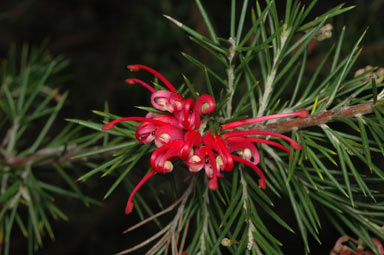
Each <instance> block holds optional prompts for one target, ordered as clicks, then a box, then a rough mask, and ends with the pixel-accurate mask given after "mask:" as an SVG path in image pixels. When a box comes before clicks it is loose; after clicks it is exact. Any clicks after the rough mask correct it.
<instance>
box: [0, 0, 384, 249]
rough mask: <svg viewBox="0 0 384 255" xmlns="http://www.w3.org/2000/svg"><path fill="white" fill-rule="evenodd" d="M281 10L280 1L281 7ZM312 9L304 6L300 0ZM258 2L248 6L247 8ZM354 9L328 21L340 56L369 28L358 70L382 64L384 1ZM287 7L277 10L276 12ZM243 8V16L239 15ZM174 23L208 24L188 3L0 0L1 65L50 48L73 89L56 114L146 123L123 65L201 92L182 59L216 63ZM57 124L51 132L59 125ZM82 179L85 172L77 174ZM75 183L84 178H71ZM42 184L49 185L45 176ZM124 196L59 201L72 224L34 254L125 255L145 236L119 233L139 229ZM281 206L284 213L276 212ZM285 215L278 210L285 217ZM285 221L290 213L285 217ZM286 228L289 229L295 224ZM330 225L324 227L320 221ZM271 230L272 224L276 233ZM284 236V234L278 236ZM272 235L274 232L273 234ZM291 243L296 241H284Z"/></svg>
mask: <svg viewBox="0 0 384 255" xmlns="http://www.w3.org/2000/svg"><path fill="white" fill-rule="evenodd" d="M282 2H283V1H282ZM303 2H304V3H305V2H309V1H303ZM341 2H343V1H330V0H329V1H319V3H318V4H317V7H316V8H315V9H314V11H313V12H312V14H311V17H310V18H314V17H316V16H317V15H319V14H321V13H323V12H324V11H326V10H328V9H330V8H331V7H333V6H335V5H337V4H339V3H341ZM203 4H204V5H205V7H206V9H207V11H208V13H209V14H210V15H211V20H212V22H213V24H214V27H215V29H216V30H217V31H218V33H217V34H218V35H220V36H221V37H223V38H228V32H229V28H228V23H229V5H230V2H229V1H203ZM253 4H254V3H251V5H253ZM348 5H356V6H357V7H356V8H355V9H353V10H352V11H350V12H348V13H346V14H344V15H342V16H340V17H336V18H334V19H333V20H332V22H333V25H334V30H333V34H334V36H337V34H338V33H339V31H340V30H341V27H342V26H343V25H345V26H346V28H347V30H346V39H345V41H344V42H345V45H344V48H345V52H348V51H349V50H350V49H351V47H352V45H353V44H354V43H355V41H356V40H357V38H358V37H359V36H360V35H361V33H362V32H363V31H364V29H365V28H366V27H369V30H368V33H367V35H366V38H365V39H364V41H363V43H362V45H364V50H363V52H362V55H361V57H360V58H359V62H358V63H356V64H355V67H356V69H358V68H361V67H364V66H365V65H368V64H370V65H372V66H380V65H381V66H383V65H384V64H383V63H384V61H383V60H384V54H383V53H384V34H383V32H382V27H384V20H383V18H382V13H383V10H384V1H383V0H369V1H364V0H360V1H357V0H356V1H348ZM283 8H284V7H283V6H282V8H281V9H280V10H281V11H282V12H283V11H284V10H283ZM239 9H240V8H239ZM162 14H167V15H170V16H172V17H174V18H176V19H177V20H179V21H182V22H183V23H185V24H187V25H188V26H190V27H192V28H194V29H196V30H197V31H199V32H200V33H203V34H207V33H206V28H205V25H204V22H203V21H202V18H201V16H200V13H199V11H198V9H197V7H196V5H195V4H194V3H193V1H176V0H162V1H153V0H152V1H151V0H142V1H132V0H130V1H122V0H112V1H101V0H88V1H76V0H70V1H60V0H20V1H11V0H2V1H0V57H1V58H4V57H6V55H7V52H8V50H9V48H10V45H12V44H13V45H15V46H16V47H17V48H19V49H20V48H21V45H22V43H25V42H26V43H29V44H30V45H31V46H35V47H39V45H42V43H43V42H46V48H47V50H49V51H50V52H51V53H52V55H64V56H65V57H66V58H67V59H69V61H70V65H69V67H68V68H67V69H66V70H65V71H64V75H65V76H67V77H68V79H67V82H65V83H63V84H60V89H61V91H62V92H64V91H66V90H68V91H70V97H69V99H68V101H67V103H66V105H65V107H64V110H63V111H62V112H61V116H62V117H61V119H62V120H63V119H64V118H78V119H92V118H93V119H97V117H95V116H94V115H93V114H92V113H91V110H94V109H97V110H102V109H103V105H104V102H105V101H108V103H109V105H110V111H111V112H113V113H116V114H120V115H123V116H128V115H132V114H140V115H143V112H141V111H139V110H137V109H135V108H134V107H133V106H136V105H147V104H148V102H149V99H148V93H147V91H145V90H144V89H142V88H140V87H129V86H128V85H126V84H125V83H124V79H125V78H127V77H134V76H135V77H139V78H141V79H143V80H146V79H147V80H149V79H151V78H152V77H151V76H150V75H148V74H146V73H145V72H140V73H135V74H130V73H129V72H128V71H127V70H126V69H125V66H126V65H127V64H136V63H140V64H145V65H148V66H150V67H153V68H154V69H156V70H158V71H159V72H161V73H162V74H163V75H164V76H166V77H167V78H168V79H169V80H170V81H171V82H172V83H173V84H174V85H175V86H176V87H178V86H179V85H180V84H181V83H182V82H183V79H182V75H181V74H185V75H186V76H187V77H189V79H190V80H191V81H192V82H193V83H194V84H195V85H197V86H203V80H204V77H203V73H202V72H201V71H200V70H199V69H198V68H196V67H195V66H193V65H192V64H191V63H190V62H188V61H187V60H186V59H184V58H183V57H182V56H181V54H180V51H185V52H187V53H188V54H190V55H193V56H194V57H196V58H198V59H200V60H202V62H204V63H207V64H208V65H211V66H212V65H215V63H214V61H215V59H213V58H211V57H210V56H209V55H208V54H207V53H206V52H204V50H203V49H200V48H199V47H198V46H196V45H195V44H193V42H191V41H189V39H188V38H187V37H186V35H185V33H184V32H183V31H181V30H180V29H178V28H177V27H176V26H175V25H173V24H171V23H170V22H169V21H168V20H167V19H165V18H164V17H163V16H162ZM334 41H335V40H334V39H331V40H327V41H325V42H324V43H323V44H322V45H320V46H318V47H317V48H316V49H314V51H313V52H311V55H312V56H311V57H310V59H309V62H308V70H309V71H310V70H311V68H313V69H314V68H316V66H317V64H318V63H319V62H320V61H321V59H322V56H323V54H324V53H325V50H327V49H328V48H329V46H330V45H331V44H332V43H333V42H334ZM63 123H64V120H63V122H62V123H57V124H56V125H57V128H60V126H61V125H63ZM82 173H83V172H82ZM71 174H72V175H73V176H74V178H76V177H78V176H80V175H81V174H80V173H79V174H77V173H71ZM46 178H50V177H49V176H48V177H46ZM113 180H114V178H113V177H105V178H104V179H99V178H98V177H94V178H92V179H91V180H89V181H87V183H86V184H80V186H81V188H82V190H83V191H84V193H86V194H88V195H90V196H93V197H94V198H97V199H100V200H101V199H102V197H103V196H104V194H105V192H106V191H107V189H108V187H109V186H110V185H111V184H112V183H113ZM127 197H128V192H127V191H126V190H125V189H124V188H120V189H117V190H116V191H115V192H114V193H113V194H112V196H111V197H110V198H108V199H107V200H106V201H105V203H104V206H103V207H96V206H92V207H89V208H87V207H85V206H84V205H83V204H81V203H80V202H78V201H72V200H69V199H63V200H58V201H57V203H60V204H61V206H60V207H61V208H64V211H65V212H66V213H67V215H68V216H69V219H70V221H69V223H66V222H62V221H58V222H56V224H55V225H54V232H55V234H56V241H55V242H52V241H51V240H49V239H48V238H45V241H44V247H43V248H42V249H41V252H39V254H111V253H115V252H118V251H120V250H123V249H126V248H128V247H130V246H131V245H133V244H135V243H137V240H136V239H140V240H143V239H145V237H146V236H148V235H146V228H148V229H150V228H153V227H155V226H154V225H150V224H149V225H148V226H146V227H144V228H142V229H141V230H138V231H136V232H134V233H133V234H129V235H122V234H121V232H122V231H123V230H124V229H126V228H127V227H128V226H130V225H132V224H133V222H136V220H137V219H136V217H137V215H135V214H132V215H129V216H125V215H124V214H123V212H124V206H125V202H126V199H127ZM281 207H283V208H284V205H281ZM282 211H283V212H284V209H282ZM287 213H290V209H287ZM288 223H292V225H295V223H294V222H293V221H292V222H289V221H288ZM323 223H324V224H326V221H323ZM272 227H273V226H272ZM278 231H280V229H279V230H278ZM272 232H273V231H272ZM276 237H277V238H279V239H280V241H282V243H284V247H285V248H284V249H285V251H286V254H297V253H296V252H294V251H295V250H296V249H297V250H298V251H300V252H301V251H302V249H301V248H299V246H300V245H301V242H300V241H299V240H300V237H299V236H298V235H296V236H295V235H288V233H286V234H285V233H284V234H282V235H281V236H279V235H276ZM337 237H338V234H337V233H335V231H334V230H333V229H331V228H330V227H329V226H327V225H323V232H322V234H321V235H320V239H321V240H324V244H323V245H322V246H319V245H318V244H316V243H315V242H313V245H312V251H311V253H312V254H328V253H329V250H330V249H331V247H332V246H333V244H334V242H335V240H336V239H337ZM290 238H292V239H290ZM13 242H14V249H15V252H16V253H14V254H24V251H25V247H26V240H25V239H24V238H23V237H22V236H18V235H15V239H14V240H13Z"/></svg>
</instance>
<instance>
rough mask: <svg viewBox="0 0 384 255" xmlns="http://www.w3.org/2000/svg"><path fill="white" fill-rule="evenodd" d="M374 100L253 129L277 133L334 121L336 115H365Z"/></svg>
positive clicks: (256, 126)
mask: <svg viewBox="0 0 384 255" xmlns="http://www.w3.org/2000/svg"><path fill="white" fill-rule="evenodd" d="M373 106H374V105H373V102H366V103H362V104H357V105H352V106H346V107H342V108H340V109H337V110H332V111H325V112H320V113H317V114H314V115H310V116H309V117H308V118H305V119H294V120H287V121H281V122H277V123H272V124H268V125H255V126H253V127H252V128H251V129H252V130H268V131H272V132H276V133H286V132H289V131H292V130H293V129H302V128H306V127H313V126H319V125H321V124H326V123H329V122H332V121H334V118H335V117H344V118H348V117H353V116H356V115H365V114H369V113H372V112H373Z"/></svg>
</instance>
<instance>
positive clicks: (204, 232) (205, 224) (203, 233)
mask: <svg viewBox="0 0 384 255" xmlns="http://www.w3.org/2000/svg"><path fill="white" fill-rule="evenodd" d="M203 199H204V221H203V230H202V231H201V235H200V251H201V254H205V248H206V247H205V236H206V235H207V234H208V218H209V214H208V206H207V204H209V197H208V185H207V187H206V189H205V191H204V195H203Z"/></svg>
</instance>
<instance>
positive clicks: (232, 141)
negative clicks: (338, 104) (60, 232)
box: [102, 65, 308, 214]
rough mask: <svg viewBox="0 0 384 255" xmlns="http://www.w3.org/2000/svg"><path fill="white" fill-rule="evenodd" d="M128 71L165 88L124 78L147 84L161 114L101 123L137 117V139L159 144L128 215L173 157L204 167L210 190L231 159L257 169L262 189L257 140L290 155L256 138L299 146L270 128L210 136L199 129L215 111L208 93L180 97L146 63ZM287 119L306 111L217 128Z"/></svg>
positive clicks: (194, 167) (230, 165) (230, 166)
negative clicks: (141, 191) (142, 191)
mask: <svg viewBox="0 0 384 255" xmlns="http://www.w3.org/2000/svg"><path fill="white" fill-rule="evenodd" d="M128 69H129V70H131V71H138V70H140V69H144V70H146V71H148V72H150V73H152V74H154V75H155V76H156V77H157V78H158V79H159V80H161V81H162V82H163V83H164V84H165V85H166V87H167V88H168V89H169V90H156V89H154V88H153V87H152V86H151V85H149V84H147V83H145V82H143V81H141V80H139V79H135V78H130V79H126V83H128V84H140V85H142V86H143V87H145V88H147V89H148V90H149V91H150V92H151V93H152V94H151V103H152V106H153V107H154V108H156V109H158V110H160V111H162V112H164V114H161V115H157V114H153V113H148V114H147V116H146V117H126V118H121V119H117V120H114V121H112V122H110V123H108V124H106V125H104V126H103V128H102V129H103V130H109V129H112V128H113V127H114V126H115V125H116V124H118V123H120V122H124V121H141V122H143V123H142V124H141V125H140V126H139V127H138V128H137V129H136V139H137V141H139V142H141V143H143V144H150V143H152V142H154V143H155V145H156V147H158V148H157V149H156V150H155V151H154V152H153V153H152V155H151V166H152V170H151V171H150V172H149V173H148V174H147V175H145V177H144V178H143V179H142V180H141V181H140V182H139V183H138V184H137V185H136V187H135V188H134V189H133V191H132V193H131V195H130V196H129V199H128V203H127V207H126V210H125V212H126V213H127V214H128V213H130V212H131V211H132V209H133V206H134V205H133V202H132V199H133V197H134V195H135V193H136V192H137V191H138V190H139V188H140V187H141V186H142V185H143V184H144V183H145V182H146V181H147V180H148V179H149V178H151V177H152V176H153V175H155V174H156V173H163V174H165V173H169V172H171V171H172V170H173V163H172V162H173V161H175V160H178V159H181V160H184V162H185V164H186V165H188V168H189V171H191V172H198V171H201V170H202V169H203V168H204V170H205V174H206V176H207V177H208V178H209V179H210V180H209V181H208V187H209V189H211V190H216V189H217V188H218V183H217V178H218V177H223V174H222V173H221V171H224V170H225V171H231V170H232V169H233V165H234V161H236V162H239V163H242V164H245V165H247V166H249V167H251V168H252V169H253V170H255V171H256V172H257V173H258V174H259V176H260V179H259V186H260V188H262V189H265V188H266V183H265V177H264V174H263V172H262V171H261V170H260V169H259V168H258V167H257V164H258V163H259V161H260V156H259V151H258V149H257V148H256V146H255V143H263V144H267V145H271V146H274V147H277V148H280V149H282V150H284V151H286V152H288V153H289V149H288V148H286V147H285V146H283V145H281V144H279V143H277V142H274V141H270V140H266V139H262V138H257V137H254V136H255V135H258V136H259V135H262V136H273V137H278V138H282V139H284V140H286V141H288V142H289V143H290V146H291V147H293V148H294V149H298V150H300V149H301V146H300V144H298V143H297V142H295V141H294V140H292V139H291V138H289V137H287V136H284V135H282V134H278V133H273V132H270V131H260V130H257V131H256V130H249V131H232V132H226V133H223V134H222V135H220V134H216V133H215V134H212V132H211V131H205V130H200V129H199V128H201V127H200V125H201V115H203V114H209V113H213V112H214V110H215V102H214V100H213V98H212V97H211V96H210V95H201V96H200V97H199V98H198V99H197V100H196V102H195V101H194V100H193V99H191V98H187V99H184V98H183V97H182V96H181V95H180V94H178V93H177V91H176V89H175V88H174V86H173V85H172V84H171V83H170V82H169V81H168V80H167V79H165V78H164V76H162V75H161V74H160V73H158V72H157V71H155V70H153V69H152V68H149V67H147V66H144V65H129V66H128ZM285 117H299V118H306V117H308V111H306V110H300V111H297V112H294V113H282V114H275V115H269V116H263V117H257V118H251V119H246V120H240V121H235V122H231V123H226V124H224V125H222V126H221V131H222V132H225V131H227V130H229V129H234V128H238V127H241V126H245V125H250V124H253V123H256V122H261V121H266V120H271V119H279V118H285ZM234 152H237V153H238V154H239V155H240V157H239V156H236V155H233V154H232V153H234Z"/></svg>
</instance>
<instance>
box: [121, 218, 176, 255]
mask: <svg viewBox="0 0 384 255" xmlns="http://www.w3.org/2000/svg"><path fill="white" fill-rule="evenodd" d="M170 227H171V224H169V225H168V226H166V227H165V228H163V229H162V230H160V231H159V232H157V233H156V234H155V235H153V236H151V237H150V238H148V239H147V240H145V241H144V242H141V243H139V244H138V245H135V246H133V247H132V248H129V249H126V250H124V251H121V252H119V253H116V254H115V255H123V254H127V253H130V252H132V251H135V250H138V249H140V248H142V247H145V246H146V245H148V244H149V243H151V242H152V241H153V240H155V239H156V238H158V237H160V236H161V235H162V234H164V233H167V231H168V230H169V228H170Z"/></svg>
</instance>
